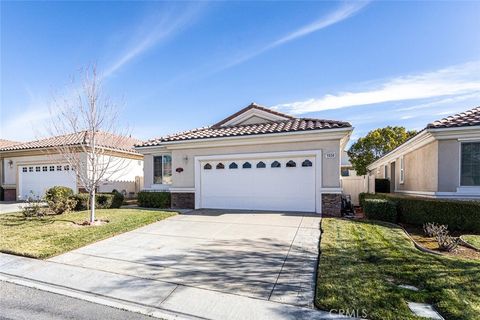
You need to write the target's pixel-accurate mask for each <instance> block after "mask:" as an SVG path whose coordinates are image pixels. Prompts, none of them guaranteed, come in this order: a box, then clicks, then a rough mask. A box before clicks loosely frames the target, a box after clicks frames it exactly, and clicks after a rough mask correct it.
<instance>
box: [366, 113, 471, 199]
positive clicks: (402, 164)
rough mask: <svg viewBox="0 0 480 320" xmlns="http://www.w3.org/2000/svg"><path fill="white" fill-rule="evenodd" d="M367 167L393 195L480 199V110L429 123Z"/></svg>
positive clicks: (371, 174)
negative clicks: (385, 181) (383, 180)
mask: <svg viewBox="0 0 480 320" xmlns="http://www.w3.org/2000/svg"><path fill="white" fill-rule="evenodd" d="M367 168H368V170H369V173H370V176H374V177H375V178H385V179H389V180H390V190H391V192H396V193H402V194H408V195H414V196H423V197H431V198H457V199H480V107H477V108H474V109H471V110H468V111H465V112H462V113H459V114H456V115H454V116H450V117H447V118H444V119H442V120H438V121H435V122H433V123H430V124H428V125H427V127H426V128H425V129H423V130H422V131H420V132H419V133H418V134H417V135H416V136H414V137H413V138H411V139H410V140H408V141H407V142H405V143H404V144H402V145H400V146H399V147H397V148H396V149H394V150H392V151H391V152H389V153H388V154H386V155H385V156H383V157H381V158H380V159H378V160H377V161H375V162H374V163H372V164H371V165H369V166H368V167H367Z"/></svg>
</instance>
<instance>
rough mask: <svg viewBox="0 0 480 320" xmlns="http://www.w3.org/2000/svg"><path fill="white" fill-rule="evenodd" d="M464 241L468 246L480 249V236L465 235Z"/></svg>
mask: <svg viewBox="0 0 480 320" xmlns="http://www.w3.org/2000/svg"><path fill="white" fill-rule="evenodd" d="M462 239H463V240H465V242H467V243H468V244H471V245H472V246H474V247H475V248H478V249H480V235H474V234H469V235H463V236H462Z"/></svg>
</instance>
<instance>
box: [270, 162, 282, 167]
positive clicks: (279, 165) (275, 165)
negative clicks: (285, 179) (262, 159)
mask: <svg viewBox="0 0 480 320" xmlns="http://www.w3.org/2000/svg"><path fill="white" fill-rule="evenodd" d="M281 166H282V165H281V164H280V162H278V161H273V162H272V164H271V165H270V167H272V168H280V167H281Z"/></svg>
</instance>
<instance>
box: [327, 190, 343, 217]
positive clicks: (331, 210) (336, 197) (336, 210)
mask: <svg viewBox="0 0 480 320" xmlns="http://www.w3.org/2000/svg"><path fill="white" fill-rule="evenodd" d="M322 214H326V215H330V216H335V217H341V216H342V195H341V194H339V193H323V194H322Z"/></svg>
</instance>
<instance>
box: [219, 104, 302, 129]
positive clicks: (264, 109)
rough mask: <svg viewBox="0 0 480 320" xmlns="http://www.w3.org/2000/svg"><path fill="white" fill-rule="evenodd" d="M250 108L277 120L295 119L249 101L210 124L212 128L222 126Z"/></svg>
mask: <svg viewBox="0 0 480 320" xmlns="http://www.w3.org/2000/svg"><path fill="white" fill-rule="evenodd" d="M252 109H255V110H259V111H260V112H266V113H268V114H270V115H272V116H274V117H276V118H277V120H293V119H296V118H295V117H293V116H291V115H288V114H286V113H282V112H278V111H275V110H272V109H270V108H267V107H265V106H262V105H260V104H258V103H256V102H251V103H250V104H249V105H248V106H246V107H245V108H243V109H241V110H240V111H237V112H235V113H234V114H232V115H230V116H228V117H226V118H225V119H223V120H222V121H220V122H217V123H215V124H214V125H212V127H213V128H216V127H221V126H224V125H226V124H228V123H229V122H231V121H232V120H233V119H235V118H237V117H239V116H241V115H242V114H244V113H245V112H248V111H250V110H252Z"/></svg>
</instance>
